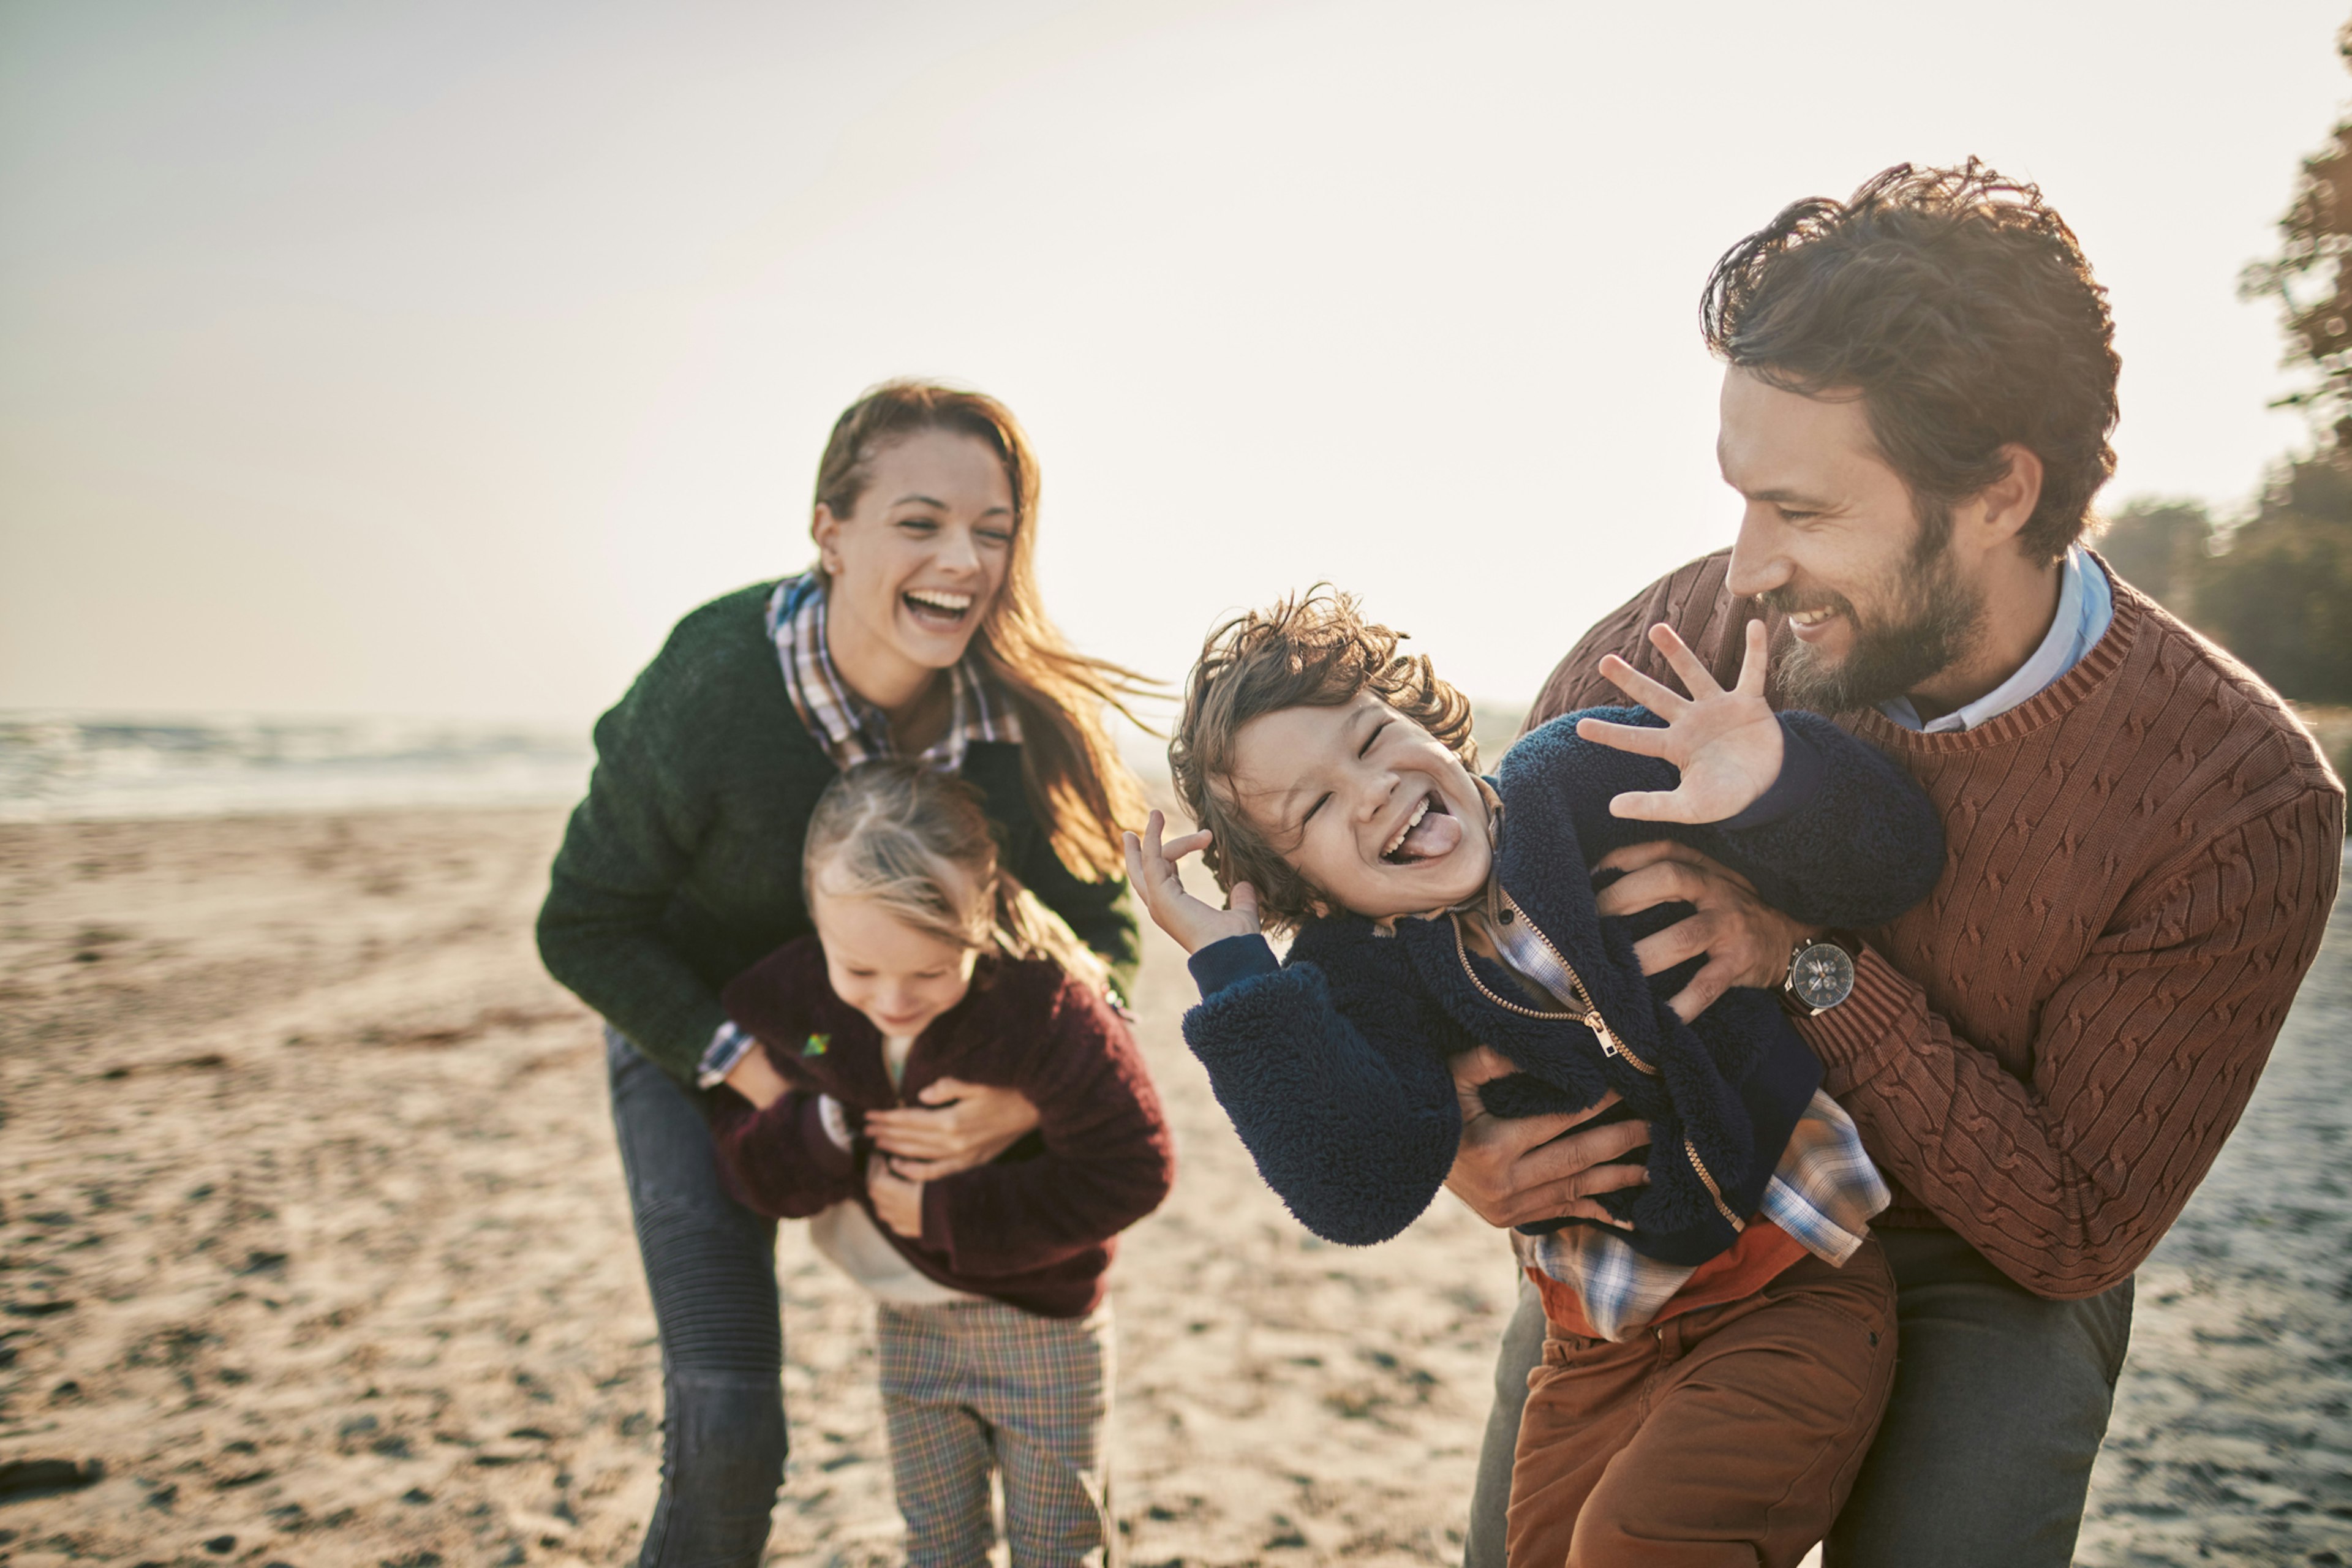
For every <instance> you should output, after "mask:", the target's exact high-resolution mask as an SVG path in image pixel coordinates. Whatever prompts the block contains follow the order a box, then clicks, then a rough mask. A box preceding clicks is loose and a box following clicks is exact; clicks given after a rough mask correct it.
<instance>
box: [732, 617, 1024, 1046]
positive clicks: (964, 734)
mask: <svg viewBox="0 0 2352 1568" xmlns="http://www.w3.org/2000/svg"><path fill="white" fill-rule="evenodd" d="M825 599H826V595H825V588H824V580H823V579H822V578H820V577H818V576H817V574H815V573H814V572H806V573H803V574H801V575H800V576H797V577H787V578H785V579H784V580H783V581H782V582H781V583H779V584H776V591H775V592H774V593H773V594H771V595H769V596H768V637H769V639H770V640H771V641H772V642H773V643H774V644H775V645H776V656H777V658H778V660H779V661H780V662H781V663H782V666H783V670H784V690H785V691H786V692H787V693H789V694H790V695H791V697H792V700H793V711H795V712H797V713H798V714H799V715H800V716H801V722H802V723H803V724H805V725H807V726H808V732H809V733H810V734H811V735H813V736H814V737H815V738H816V743H817V744H818V745H820V746H823V747H824V749H825V753H826V754H827V755H828V756H830V757H832V758H833V761H834V765H835V767H839V768H844V769H846V768H849V767H852V766H855V765H856V763H862V762H866V761H867V760H868V759H870V758H874V757H895V756H897V755H898V754H899V752H898V747H897V745H896V744H894V743H893V742H892V740H891V736H890V717H889V715H888V714H887V713H885V712H883V711H882V710H880V709H879V708H877V707H876V706H874V704H872V703H871V702H868V701H866V700H865V699H864V698H862V697H860V696H858V695H857V694H856V692H854V691H852V690H850V689H849V688H848V687H846V686H845V685H843V684H842V680H841V676H840V674H839V673H838V672H837V671H836V670H835V668H833V655H832V654H831V653H830V652H829V651H827V649H826V647H825V645H824V617H825ZM948 692H949V696H950V700H952V701H953V703H954V709H953V711H952V712H951V713H950V717H949V719H948V731H947V733H946V734H944V735H942V736H940V739H939V740H937V741H935V742H932V743H931V744H930V745H929V747H927V748H925V749H924V751H923V752H922V753H921V755H919V756H918V757H917V758H916V759H915V760H916V761H917V762H919V763H922V764H923V765H924V766H926V767H929V768H936V769H938V770H939V771H940V772H941V773H961V772H962V771H963V759H964V753H965V752H967V751H968V750H970V749H971V743H972V742H974V741H1003V742H1009V743H1011V744H1013V745H1018V744H1020V742H1021V720H1020V717H1019V715H1017V714H1015V713H1014V712H1013V705H1012V704H1011V703H1010V702H1008V701H1006V700H1005V699H1004V695H1003V692H1001V691H999V690H997V689H996V688H995V686H994V683H993V682H992V681H991V680H990V679H989V678H988V672H987V671H986V670H985V669H984V668H982V666H981V662H980V658H979V656H977V655H976V654H973V653H971V651H970V650H969V649H967V650H966V652H965V654H964V656H963V658H961V659H959V660H957V661H956V663H955V665H954V666H953V668H950V670H949V671H948ZM752 1044H753V1041H752V1038H751V1036H749V1035H747V1034H745V1033H744V1032H743V1031H742V1030H740V1029H739V1028H737V1027H736V1026H734V1025H733V1024H721V1025H720V1026H719V1032H718V1033H717V1034H716V1035H713V1036H712V1037H710V1046H709V1049H707V1050H705V1051H704V1052H703V1053H702V1063H701V1067H700V1068H699V1069H698V1071H697V1073H696V1074H695V1081H696V1082H697V1083H698V1084H700V1085H701V1086H702V1087H703V1088H705V1089H709V1088H710V1087H711V1086H712V1085H714V1084H716V1083H718V1082H719V1080H720V1079H724V1078H725V1077H726V1076H727V1075H728V1074H729V1073H730V1072H731V1071H733V1070H734V1068H735V1064H736V1063H738V1062H740V1061H741V1060H742V1059H743V1058H744V1056H745V1055H746V1054H747V1053H748V1052H749V1051H750V1050H751V1047H752Z"/></svg>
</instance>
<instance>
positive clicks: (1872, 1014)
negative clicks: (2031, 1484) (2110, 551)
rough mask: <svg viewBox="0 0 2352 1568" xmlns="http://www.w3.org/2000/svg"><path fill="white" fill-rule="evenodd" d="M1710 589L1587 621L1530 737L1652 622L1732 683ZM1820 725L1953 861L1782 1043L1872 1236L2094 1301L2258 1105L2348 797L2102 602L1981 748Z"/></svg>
mask: <svg viewBox="0 0 2352 1568" xmlns="http://www.w3.org/2000/svg"><path fill="white" fill-rule="evenodd" d="M1728 568H1729V556H1728V554H1727V553H1718V554H1715V555H1709V556H1706V557H1703V558H1702V559H1700V560H1698V561H1695V562H1693V563H1691V564H1689V565H1687V566H1685V567H1684V568H1682V569H1681V570H1680V571H1678V572H1675V573H1674V574H1672V575H1670V576H1668V577H1665V578H1664V579H1662V580H1660V581H1659V582H1658V583H1656V584H1654V585H1653V586H1652V587H1650V588H1649V589H1648V590H1646V591H1645V592H1643V594H1642V595H1639V596H1638V597H1636V598H1634V599H1633V601H1632V602H1631V603H1629V604H1627V605H1624V606H1623V607H1622V608H1621V609H1619V610H1617V611H1616V612H1615V613H1613V614H1612V615H1611V616H1607V617H1606V618H1605V619H1603V620H1602V621H1601V623H1600V624H1599V625H1598V626H1594V627H1593V628H1592V630H1591V632H1589V633H1587V634H1586V636H1585V637H1584V640H1583V641H1581V642H1580V643H1579V644H1578V645H1577V646H1576V647H1575V649H1574V650H1573V651H1572V652H1570V654H1569V656H1568V658H1565V659H1563V660H1562V661H1561V662H1560V664H1559V668H1557V669H1555V670H1554V671H1553V672H1552V676H1551V679H1549V681H1548V682H1547V683H1546V684H1545V687H1544V691H1543V695H1542V696H1541V697H1539V698H1538V700H1537V702H1536V706H1535V710H1534V711H1533V712H1532V713H1531V714H1529V715H1528V724H1529V725H1530V726H1533V725H1536V724H1538V723H1541V722H1542V721H1545V720H1547V719H1549V718H1553V717H1555V716H1557V715H1559V714H1561V713H1566V712H1570V711H1572V710H1576V709H1578V708H1585V707H1591V706H1592V705H1594V704H1595V703H1599V702H1608V701H1617V700H1622V699H1621V698H1619V697H1617V696H1616V692H1615V688H1613V687H1612V686H1610V685H1609V684H1608V683H1607V682H1605V681H1603V680H1602V679H1601V678H1600V677H1599V676H1598V675H1597V674H1595V673H1594V671H1593V667H1594V665H1595V664H1596V663H1597V662H1598V661H1599V660H1600V658H1601V655H1602V654H1604V653H1612V652H1613V653H1616V654H1618V655H1620V656H1621V657H1623V658H1627V659H1629V660H1631V661H1632V662H1633V664H1634V665H1635V666H1636V667H1637V668H1641V669H1643V670H1644V671H1645V672H1646V673H1648V674H1651V675H1653V676H1654V677H1656V678H1658V679H1662V680H1668V681H1671V680H1672V679H1673V677H1672V675H1671V674H1669V673H1668V672H1667V670H1666V669H1665V668H1664V660H1663V659H1661V658H1659V657H1658V656H1657V654H1656V653H1655V651H1654V649H1652V648H1651V647H1650V646H1649V644H1648V642H1647V640H1646V639H1645V638H1644V637H1643V632H1644V630H1645V629H1646V628H1647V627H1648V626H1650V625H1651V624H1652V623H1654V622H1656V621H1664V622H1666V623H1667V624H1668V625H1670V626H1674V627H1675V629H1676V630H1677V631H1679V632H1680V633H1681V634H1682V636H1683V637H1684V639H1685V641H1686V642H1688V643H1689V644H1690V646H1691V647H1693V648H1695V649H1696V650H1697V651H1698V653H1699V656H1700V657H1701V658H1704V659H1706V661H1707V663H1708V665H1709V666H1710V667H1712V668H1715V669H1716V670H1717V675H1718V678H1719V679H1723V680H1724V681H1725V682H1726V684H1728V683H1729V682H1730V680H1731V679H1733V677H1734V675H1735V674H1736V669H1737V666H1738V660H1739V652H1740V647H1741V633H1740V629H1739V628H1741V627H1742V626H1745V624H1746V623H1747V622H1748V620H1751V619H1753V618H1755V617H1756V616H1757V615H1758V612H1757V610H1756V609H1755V608H1754V606H1753V605H1752V603H1751V602H1749V601H1748V600H1744V599H1740V600H1735V599H1734V598H1732V597H1731V596H1730V595H1729V594H1728V593H1727V592H1726V591H1725V587H1724V581H1725V576H1726V574H1727V571H1728ZM2108 575H2109V578H2110V579H2111V580H2114V574H2113V573H2112V572H2110V573H2109V574H2108ZM1838 721H1839V723H1841V724H1842V725H1843V726H1844V727H1845V728H1846V729H1848V730H1850V731H1853V733H1854V734H1856V735H1859V736H1861V737H1862V738H1863V739H1864V740H1866V741H1868V742H1871V743H1872V744H1874V745H1875V746H1877V747H1878V748H1879V749H1880V750H1882V751H1884V752H1887V753H1888V754H1889V755H1891V756H1893V757H1894V758H1895V760H1896V761H1898V762H1900V763H1903V764H1904V765H1905V766H1906V767H1907V768H1909V769H1910V771H1911V773H1912V774H1913V775H1914V776H1915V777H1916V778H1917V779H1918V781H1919V783H1920V784H1922V785H1923V786H1924V787H1925V788H1926V789H1927V793H1928V795H1931V796H1932V797H1934V799H1935V801H1936V804H1937V806H1938V807H1939V808H1941V810H1942V811H1943V814H1944V831H1945V835H1946V837H1947V840H1948V852H1947V861H1946V866H1945V870H1944V876H1943V879H1942V880H1941V881H1939V882H1938V883H1937V887H1936V891H1935V892H1934V893H1933V894H1932V895H1931V896H1930V897H1929V898H1928V900H1927V902H1926V903H1924V904H1921V905H1919V906H1918V907H1916V909H1914V910H1912V911H1911V912H1910V913H1908V914H1906V915H1905V916H1903V917H1902V918H1901V919H1900V920H1898V921H1895V923H1894V924H1892V925H1890V926H1886V927H1883V928H1881V929H1879V930H1876V931H1865V932H1864V933H1862V934H1863V936H1864V939H1865V951H1864V955H1863V959H1862V962H1861V963H1860V965H1859V966H1858V970H1859V973H1858V977H1857V979H1856V982H1855V985H1854V992H1853V996H1852V997H1850V998H1849V999H1848V1000H1847V1001H1846V1002H1845V1004H1844V1005H1842V1006H1839V1007H1837V1008H1834V1009H1832V1011H1830V1012H1828V1013H1825V1014H1823V1015H1822V1016H1820V1017H1818V1018H1813V1019H1808V1020H1803V1021H1801V1022H1800V1023H1799V1025H1798V1028H1799V1031H1800V1032H1801V1033H1802V1034H1803V1035H1804V1037H1805V1038H1806V1039H1807V1040H1808V1041H1809V1042H1810V1043H1811V1045H1812V1047H1813V1049H1814V1050H1815V1051H1816V1052H1817V1053H1819V1054H1820V1056H1821V1058H1822V1062H1823V1064H1824V1065H1825V1066H1826V1067H1827V1068H1828V1080H1827V1083H1826V1085H1825V1087H1826V1088H1827V1089H1829V1091H1830V1092H1831V1093H1832V1095H1834V1096H1835V1097H1836V1098H1837V1100H1839V1102H1840V1103H1842V1104H1843V1105H1844V1106H1845V1107H1846V1109H1847V1110H1849V1111H1851V1112H1852V1113H1853V1118H1854V1120H1855V1121H1856V1122H1857V1123H1858V1124H1859V1125H1860V1126H1861V1128H1862V1132H1863V1139H1864V1143H1865V1144H1866V1145H1867V1146H1868V1148H1869V1150H1870V1152H1871V1155H1872V1156H1873V1157H1874V1159H1876V1160H1877V1162H1878V1163H1879V1166H1880V1168H1881V1169H1882V1170H1884V1171H1885V1173H1887V1175H1888V1176H1889V1177H1890V1178H1891V1179H1892V1180H1893V1182H1894V1183H1895V1206H1894V1208H1892V1209H1891V1210H1889V1211H1888V1212H1887V1213H1886V1214H1885V1215H1882V1216H1880V1220H1879V1223H1880V1224H1882V1225H1887V1226H1915V1227H1916V1226H1937V1225H1948V1226H1950V1227H1951V1228H1952V1229H1954V1230H1956V1231H1958V1232H1959V1233H1960V1235H1962V1236H1963V1237H1967V1238H1968V1240H1969V1242H1971V1243H1972V1244H1974V1245H1975V1247H1977V1249H1978V1250H1979V1251H1980V1252H1982V1253H1983V1254H1984V1255H1985V1257H1987V1258H1990V1260H1991V1261H1992V1262H1993V1263H1994V1264H1995V1265H1996V1266H1997V1267H1999V1268H2000V1270H2001V1271H2002V1272H2003V1273H2005V1274H2007V1275H2009V1276H2010V1277H2011V1279H2015V1280H2017V1281H2018V1283H2020V1284H2021V1285H2023V1286H2025V1287H2026V1288H2027V1289H2032V1290H2033V1291H2035V1292H2037V1293H2039V1294H2041V1295H2043V1296H2050V1297H2056V1298H2060V1299H2073V1298H2076V1297H2082V1296H2090V1295H2094V1294H2095V1293H2097V1292H2098V1291H2101V1290H2105V1289H2107V1288H2108V1287H2109V1286H2111V1285H2114V1284H2116V1283H2117V1282H2118V1281H2120V1280H2122V1279H2125V1278H2126V1276H2128V1275H2129V1274H2130V1273H2131V1272H2132V1270H2133V1269H2135V1268H2137V1267H2138V1266H2139V1264H2140V1261H2141V1260H2142V1259H2143V1258H2146V1257H2147V1255H2148V1252H2149V1251H2150V1250H2151V1249H2152V1248H2153V1247H2155V1246H2156V1244H2157V1242H2158V1239H2159V1238H2161V1237H2163V1235H2164V1233H2165V1230H2166V1228H2167V1227H2168V1226H2170V1225H2171V1224H2172V1221H2173V1219H2174V1218H2175V1217H2176V1216H2177V1215H2179V1213H2180V1209H2181V1205H2183V1204H2185V1203H2187V1202H2188V1201H2189V1194H2190V1193H2191V1192H2192V1191H2194V1190H2195V1188H2196V1186H2197V1184H2198V1182H2199V1181H2200V1180H2201V1179H2202V1178H2203V1176H2204V1174H2205V1172H2206V1170H2207V1168H2208V1167H2209V1166H2210V1165H2211V1164H2212V1163H2213V1156H2214V1155H2215V1154H2216V1153H2217V1152H2220V1150H2221V1142H2222V1140H2223V1139H2225V1138H2227V1137H2228V1136H2229V1134H2230V1130H2231V1128H2232V1127H2234V1126H2235V1125H2236V1124H2237V1121H2238V1115H2239V1112H2241V1111H2242V1110H2244V1109H2245V1104H2246V1099H2247V1097H2248V1096H2249V1095H2251V1094H2252V1092H2253V1088H2254V1080H2255V1079H2256V1078H2257V1077H2259V1076H2260V1075H2261V1072H2262V1069H2263V1062H2264V1061H2265V1060H2267V1059H2268V1058H2269V1056H2270V1050H2271V1043H2272V1042H2273V1040H2274V1039H2276V1038H2277V1037H2278V1031H2279V1026H2280V1024H2281V1023H2282V1022H2283V1021H2284V1018H2285V1017H2286V1011H2287V1005H2288V1004H2289V1003H2290V1002H2292V1001H2293V1000H2294V993H2295V987H2296V986H2297V985H2298V984H2301V983H2302V980H2303V973H2304V971H2305V969H2307V968H2308V967H2310V964H2311V960H2312V956H2313V954H2314V953H2315V952H2317V951H2318V948H2319V938H2320V933H2321V931H2322V930H2323V929H2324V928H2325V927H2326V921H2327V911H2328V907H2329V905H2330V904H2332V903H2333V902H2334V901H2335V898H2336V879H2337V877H2338V874H2339V873H2340V871H2341V869H2342V865H2343V837H2344V786H2343V785H2342V784H2340V783H2338V782H2337V780H2336V778H2335V776H2334V775H2333V774H2332V773H2329V772H2328V769H2327V764H2326V763H2325V762H2324V761H2323V760H2322V759H2321V757H2320V754H2319V750H2318V748H2317V747H2316V746H2315V745H2314V744H2313V742H2312V739H2311V736H2310V735H2309V733H2308V732H2306V731H2305V730H2304V728H2303V727H2302V725H2301V724H2299V723H2298V722H2297V721H2295V718H2294V715H2293V713H2291V712H2290V711H2289V710H2287V708H2286V707H2285V705H2284V703H2282V702H2281V701H2280V700H2279V699H2278V697H2277V696H2276V695H2275V694H2274V693H2273V692H2272V691H2271V690H2270V689H2269V688H2268V687H2266V686H2264V685H2263V683H2262V682H2261V680H2260V679H2257V678H2256V677H2255V676H2254V675H2252V673H2251V672H2249V671H2248V670H2247V669H2246V668H2245V667H2244V666H2242V665H2241V664H2239V663H2237V662H2236V661H2235V660H2233V659H2231V658H2230V656H2229V655H2228V654H2226V653H2223V652H2222V651H2221V649H2219V648H2217V647H2214V646H2213V645H2212V644H2210V643H2208V642H2206V641H2205V640H2203V639H2202V638H2200V637H2198V636H2197V635H2196V634H2195V633H2194V632H2192V631H2190V630H2189V628H2188V627H2186V626H2182V625H2181V624H2180V623H2179V621H2177V620H2174V619H2173V618H2172V617H2171V616H2168V615H2167V614H2166V613H2165V612H2164V610H2163V609H2162V608H2161V607H2160V606H2158V605H2157V604H2156V603H2155V602H2154V601H2153V600H2151V599H2149V598H2147V596H2146V595H2142V594H2140V593H2138V592H2137V591H2136V590H2135V589H2133V588H2132V587H2130V586H2129V585H2128V584H2125V583H2123V582H2121V581H2116V582H2115V620H2114V624H2113V625H2112V626H2109V627H2108V629H2107V633H2106V635H2105V637H2102V638H2100V640H2099V642H2098V644H2097V645H2096V646H2095V647H2093V648H2092V649H2091V651H2090V652H2089V653H2087V654H2085V655H2084V657H2083V660H2082V662H2081V663H2079V664H2077V665H2076V666H2075V667H2074V668H2073V669H2072V670H2070V671H2068V672H2067V673H2066V675H2064V676H2063V677H2062V678H2061V679H2059V680H2058V681H2057V682H2056V684H2054V685H2053V686H2051V687H2050V688H2049V689H2046V690H2044V691H2042V693H2041V694H2040V695H2038V696H2036V697H2034V698H2032V699H2031V700H2028V701H2026V702H2025V703H2023V704H2022V705H2021V706H2019V707H2017V708H2013V709H2011V710H2009V711H2008V712H2006V713H2003V714H2000V716H1999V717H1997V718H1995V719H1993V720H1991V721H1990V722H1988V723H1986V724H1984V725H1982V726H1981V727H1979V728H1978V729H1974V730H1969V731H1959V732H1956V733H1949V734H1938V735H1928V734H1920V733H1916V732H1915V731H1909V730H1906V729H1904V728H1903V727H1902V726H1900V725H1898V724H1895V723H1894V722H1892V721H1889V720H1887V719H1886V718H1885V717H1884V716H1882V715H1881V714H1879V713H1877V712H1875V711H1864V712H1860V713H1848V714H1843V715H1840V716H1839V717H1838Z"/></svg>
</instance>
